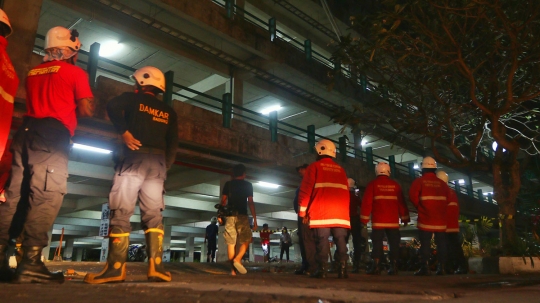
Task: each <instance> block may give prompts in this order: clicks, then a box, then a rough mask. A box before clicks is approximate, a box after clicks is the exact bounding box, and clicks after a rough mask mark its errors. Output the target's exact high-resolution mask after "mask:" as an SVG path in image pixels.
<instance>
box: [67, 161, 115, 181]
mask: <svg viewBox="0 0 540 303" xmlns="http://www.w3.org/2000/svg"><path fill="white" fill-rule="evenodd" d="M68 172H69V174H70V175H76V176H81V177H87V178H94V179H100V180H111V181H112V179H113V176H114V168H112V167H108V166H102V165H95V164H90V163H82V162H76V161H69V162H68Z"/></svg>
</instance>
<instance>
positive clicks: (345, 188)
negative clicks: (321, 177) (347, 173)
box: [315, 182, 349, 190]
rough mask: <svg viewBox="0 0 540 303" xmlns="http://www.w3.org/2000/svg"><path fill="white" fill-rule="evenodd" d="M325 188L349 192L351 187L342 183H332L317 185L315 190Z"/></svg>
mask: <svg viewBox="0 0 540 303" xmlns="http://www.w3.org/2000/svg"><path fill="white" fill-rule="evenodd" d="M323 187H330V188H340V189H344V190H349V187H348V186H347V185H345V184H341V183H330V182H325V183H315V188H323Z"/></svg>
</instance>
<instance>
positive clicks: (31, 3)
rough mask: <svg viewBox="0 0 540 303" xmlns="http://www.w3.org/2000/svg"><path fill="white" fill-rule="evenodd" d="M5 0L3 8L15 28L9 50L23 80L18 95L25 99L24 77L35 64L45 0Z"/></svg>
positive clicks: (9, 39) (10, 39) (16, 69)
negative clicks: (39, 26)
mask: <svg viewBox="0 0 540 303" xmlns="http://www.w3.org/2000/svg"><path fill="white" fill-rule="evenodd" d="M3 2H4V7H3V10H4V11H5V12H6V14H7V15H8V17H9V22H10V23H11V26H12V28H13V35H11V36H10V37H9V38H8V41H9V46H8V48H7V52H8V55H9V57H10V58H11V61H12V62H13V66H14V67H15V71H16V72H17V76H19V79H20V81H21V84H20V85H19V90H18V92H17V97H18V98H22V99H23V100H24V98H25V96H26V93H25V91H24V79H25V78H26V74H27V73H28V71H29V70H30V69H31V68H32V67H33V66H32V65H34V62H32V57H33V53H32V50H33V49H34V42H35V39H36V33H37V28H38V22H39V16H40V14H41V5H42V2H43V0H4V1H3ZM47 30H48V29H47Z"/></svg>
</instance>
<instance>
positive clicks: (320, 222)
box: [309, 219, 351, 226]
mask: <svg viewBox="0 0 540 303" xmlns="http://www.w3.org/2000/svg"><path fill="white" fill-rule="evenodd" d="M329 224H339V225H346V226H351V222H350V221H349V220H343V219H324V220H310V221H309V225H329Z"/></svg>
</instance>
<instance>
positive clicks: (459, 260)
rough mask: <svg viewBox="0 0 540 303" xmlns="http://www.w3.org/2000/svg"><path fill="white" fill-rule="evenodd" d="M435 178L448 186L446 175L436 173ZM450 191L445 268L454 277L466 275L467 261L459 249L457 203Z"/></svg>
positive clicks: (447, 211)
mask: <svg viewBox="0 0 540 303" xmlns="http://www.w3.org/2000/svg"><path fill="white" fill-rule="evenodd" d="M437 178H439V179H441V180H442V181H443V182H445V183H446V184H448V174H447V173H446V172H444V171H442V170H440V171H438V172H437ZM449 190H450V200H449V203H448V208H447V210H446V218H447V221H446V245H447V246H448V256H449V257H450V258H449V264H448V265H452V266H451V267H449V266H447V268H449V269H450V270H449V271H448V270H447V272H448V273H454V274H456V275H462V274H466V273H468V272H469V271H468V270H467V268H468V266H467V259H465V255H464V254H463V248H462V247H461V240H460V236H459V202H458V198H457V194H456V192H455V191H454V190H453V189H451V188H450V189H449Z"/></svg>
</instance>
